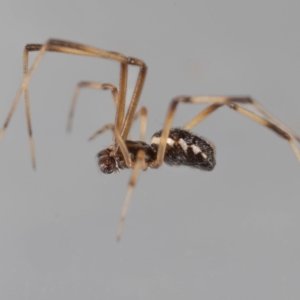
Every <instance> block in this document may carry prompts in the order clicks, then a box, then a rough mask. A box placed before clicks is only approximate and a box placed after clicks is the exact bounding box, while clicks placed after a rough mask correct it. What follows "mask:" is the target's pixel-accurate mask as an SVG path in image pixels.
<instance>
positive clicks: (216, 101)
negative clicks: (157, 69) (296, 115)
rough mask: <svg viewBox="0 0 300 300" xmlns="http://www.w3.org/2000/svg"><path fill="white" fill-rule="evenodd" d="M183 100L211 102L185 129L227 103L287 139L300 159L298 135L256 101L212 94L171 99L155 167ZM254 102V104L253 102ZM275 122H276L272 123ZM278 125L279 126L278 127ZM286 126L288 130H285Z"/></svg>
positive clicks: (164, 148)
mask: <svg viewBox="0 0 300 300" xmlns="http://www.w3.org/2000/svg"><path fill="white" fill-rule="evenodd" d="M180 102H184V103H211V104H212V105H210V106H209V107H207V108H206V109H205V110H204V111H202V112H201V113H200V114H198V115H197V116H196V117H195V118H193V119H192V120H191V121H190V122H188V123H187V124H186V125H185V126H184V128H185V129H187V130H188V129H191V128H192V127H194V126H195V125H196V124H198V123H199V122H201V121H202V120H203V119H204V118H206V117H207V116H209V115H210V114H211V113H212V112H213V111H215V110H216V109H217V108H219V107H221V106H223V105H227V106H229V107H230V108H232V109H235V110H236V111H238V112H240V113H242V114H243V115H245V116H247V117H248V118H250V119H252V120H254V121H256V122H257V123H259V124H261V125H263V126H266V127H267V128H269V129H270V130H272V131H274V132H276V133H277V134H279V135H280V136H281V137H282V138H284V139H286V140H288V142H289V143H290V145H291V147H292V149H293V151H294V152H295V154H296V156H297V158H298V160H299V161H300V151H299V149H298V148H297V146H296V144H295V141H294V140H293V139H295V140H297V141H299V137H298V136H296V135H295V134H294V133H293V132H292V130H290V129H289V128H287V127H286V126H285V125H283V124H282V123H281V122H280V121H278V120H277V119H275V118H274V117H273V116H271V115H270V114H269V113H268V112H267V111H265V110H264V109H263V108H262V107H261V106H260V105H258V103H257V102H255V101H254V100H252V99H251V98H249V97H212V96H203V97H178V98H175V99H173V100H172V102H171V104H170V107H169V110H168V112H167V117H166V120H165V124H164V128H163V132H162V135H161V139H160V144H159V147H158V153H157V159H156V163H155V167H159V166H160V165H161V164H162V163H163V159H164V154H165V150H166V141H167V138H168V135H169V131H170V128H171V125H172V121H173V118H174V114H175V110H176V108H177V105H178V103H180ZM236 103H238V104H252V105H253V106H254V107H255V108H257V109H258V110H259V111H260V112H261V113H262V114H263V115H264V116H265V117H266V118H271V121H269V120H267V119H265V118H262V117H260V116H258V115H256V114H254V113H252V112H250V111H248V110H247V109H245V108H242V107H240V106H239V105H237V104H236ZM254 103H255V104H254ZM274 123H276V124H274ZM279 125H280V127H279ZM286 128H287V129H288V130H286Z"/></svg>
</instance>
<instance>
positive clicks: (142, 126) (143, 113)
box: [133, 106, 148, 142]
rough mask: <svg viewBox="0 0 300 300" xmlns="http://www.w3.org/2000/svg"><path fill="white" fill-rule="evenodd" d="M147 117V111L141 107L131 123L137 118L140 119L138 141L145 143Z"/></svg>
mask: <svg viewBox="0 0 300 300" xmlns="http://www.w3.org/2000/svg"><path fill="white" fill-rule="evenodd" d="M147 115H148V111H147V108H146V107H145V106H142V107H141V108H140V109H139V110H138V111H137V112H136V113H135V115H134V118H133V121H135V120H136V119H137V118H139V117H141V124H140V141H142V142H145V141H146V127H147Z"/></svg>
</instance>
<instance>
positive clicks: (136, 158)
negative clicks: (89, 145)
mask: <svg viewBox="0 0 300 300" xmlns="http://www.w3.org/2000/svg"><path fill="white" fill-rule="evenodd" d="M30 51H39V54H38V55H37V57H36V59H35V61H34V63H33V64H32V66H31V68H30V69H29V70H28V53H29V52H30ZM46 51H52V52H61V53H68V54H77V55H84V56H93V57H101V58H107V59H111V60H116V61H118V62H120V66H121V74H120V83H119V88H118V89H117V88H116V87H114V86H113V85H111V84H100V83H93V82H81V83H80V84H79V85H78V86H77V89H76V91H75V94H74V98H73V102H72V106H71V110H70V115H69V122H68V128H69V129H70V128H71V122H72V116H73V113H74V108H75V103H76V98H77V95H78V92H79V89H80V88H82V87H90V88H96V89H110V90H111V91H112V93H113V97H114V101H115V104H116V117H115V123H114V124H108V125H106V126H104V127H103V128H102V129H100V130H99V131H97V132H96V133H95V134H94V135H93V136H92V137H91V139H93V138H95V137H96V136H97V135H99V134H101V133H103V132H104V131H106V130H112V132H113V136H114V138H113V143H112V145H111V146H110V147H109V148H107V149H104V150H102V151H100V152H99V153H98V164H99V168H100V170H101V171H102V172H103V173H105V174H110V173H112V172H116V171H118V170H120V169H124V168H131V169H133V171H132V174H131V177H130V180H129V186H128V190H127V195H126V198H125V203H124V206H123V210H122V213H121V220H120V223H119V228H118V232H117V239H120V237H121V233H122V229H123V225H124V220H125V217H126V213H127V210H128V206H129V202H130V198H131V194H132V192H133V189H134V186H135V184H136V182H137V177H138V172H139V170H140V169H141V170H143V171H145V170H147V168H148V167H150V168H159V167H160V166H161V165H162V164H163V162H165V163H167V164H169V165H177V166H178V165H186V166H189V167H192V168H197V169H200V170H207V171H210V170H212V169H213V168H214V166H215V150H214V147H213V145H212V144H211V143H210V142H208V141H207V140H205V139H203V138H202V137H199V136H197V135H195V134H193V133H191V132H190V131H189V130H190V129H192V128H193V127H194V126H196V125H197V124H198V123H200V122H201V121H202V120H203V119H205V118H206V117H208V116H209V115H210V114H211V113H212V112H214V111H215V110H216V109H217V108H219V107H221V106H223V105H226V106H227V107H229V108H231V109H233V110H235V111H237V112H239V113H240V114H242V115H244V116H246V117H248V118H250V119H252V120H253V121H255V122H257V123H259V124H261V125H263V126H266V127H268V128H269V129H271V130H272V131H274V132H275V133H277V134H278V135H279V136H281V137H282V138H284V139H286V140H287V141H288V142H289V144H290V145H291V147H292V149H293V151H294V152H295V154H296V156H297V158H298V160H299V161H300V151H299V149H298V148H297V145H296V141H298V142H300V137H298V136H297V135H296V134H295V133H294V132H293V131H292V130H291V129H289V128H288V127H286V126H285V125H284V124H282V123H281V122H280V121H278V120H277V119H275V118H274V117H273V116H272V115H270V114H269V113H268V112H267V111H266V110H265V109H264V108H262V107H261V106H260V105H259V104H258V103H257V102H256V101H254V100H253V99H251V98H250V97H225V96H196V97H185V96H181V97H177V98H174V99H173V100H172V101H171V103H170V106H169V109H168V112H167V116H166V120H165V123H164V127H163V129H162V130H161V131H158V132H156V133H155V134H154V135H153V136H152V138H151V143H150V145H148V144H146V143H145V132H146V122H147V110H146V108H145V107H142V108H141V109H140V110H139V111H136V110H137V104H138V101H139V98H140V94H141V91H142V87H143V85H144V81H145V77H146V72H147V66H146V65H145V63H144V62H143V61H141V60H139V59H136V58H131V57H125V56H124V55H122V54H120V53H116V52H111V51H104V50H100V49H97V48H94V47H90V46H86V45H82V44H77V43H71V42H67V41H61V40H54V39H50V40H48V41H47V42H46V43H45V44H28V45H26V46H25V48H24V79H23V83H22V85H21V87H20V88H19V90H18V92H17V95H16V97H15V99H14V101H13V104H12V107H11V109H10V111H9V114H8V116H7V118H6V121H5V123H4V126H3V128H2V130H1V131H0V140H1V138H2V136H3V134H4V132H5V130H6V128H7V126H8V123H9V121H10V118H11V116H12V114H13V113H14V111H15V108H16V106H17V104H18V102H19V100H20V97H21V95H22V93H24V96H25V105H26V118H27V126H28V133H29V141H30V151H31V160H32V165H33V167H34V168H35V152H34V143H33V138H32V127H31V119H30V110H29V96H28V82H29V80H30V78H31V76H32V74H33V72H34V71H35V69H36V68H37V66H38V64H39V63H40V61H41V59H42V57H43V55H44V54H45V52H46ZM128 65H134V66H137V67H139V75H138V78H137V82H136V85H135V90H134V92H133V95H132V99H131V102H130V105H129V108H128V110H127V112H126V115H125V96H126V87H127V74H128ZM181 102H182V103H208V104H210V105H209V106H208V107H207V108H206V109H204V110H203V111H202V112H200V113H199V114H198V115H197V116H195V117H194V118H193V119H192V120H191V121H190V122H188V123H187V124H186V125H185V126H183V127H181V128H171V125H172V121H173V117H174V114H175V110H176V107H177V105H178V104H179V103H181ZM243 104H250V105H252V106H253V107H254V108H255V109H256V110H257V111H258V112H259V113H261V114H262V115H263V117H261V116H259V115H257V114H255V113H253V112H251V111H249V110H247V109H245V108H243V107H242V106H240V105H243ZM139 116H140V117H141V128H140V135H141V136H140V141H131V140H127V137H128V135H129V131H130V129H131V125H132V122H133V120H134V119H136V118H137V117H139Z"/></svg>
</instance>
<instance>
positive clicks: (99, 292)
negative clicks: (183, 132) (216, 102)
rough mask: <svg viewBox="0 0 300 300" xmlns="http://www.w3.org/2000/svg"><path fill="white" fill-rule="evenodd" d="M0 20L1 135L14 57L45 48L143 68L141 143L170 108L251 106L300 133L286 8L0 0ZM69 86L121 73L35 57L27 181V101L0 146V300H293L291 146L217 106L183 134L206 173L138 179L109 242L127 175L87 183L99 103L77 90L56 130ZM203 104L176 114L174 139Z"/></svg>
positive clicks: (105, 111) (12, 87) (79, 61)
mask: <svg viewBox="0 0 300 300" xmlns="http://www.w3.org/2000/svg"><path fill="white" fill-rule="evenodd" d="M0 19H1V25H2V26H1V27H0V34H1V45H2V47H1V56H0V60H1V62H0V65H1V70H0V76H1V87H2V88H1V101H0V121H1V120H2V121H1V122H4V120H5V118H6V115H7V113H8V111H9V108H10V105H11V103H12V100H13V98H14V96H15V94H16V92H17V89H18V88H19V86H20V84H21V82H22V68H23V67H22V55H23V47H24V45H25V44H27V43H44V42H45V41H46V40H47V39H48V38H58V39H64V40H69V41H74V42H80V43H83V44H87V45H92V46H95V47H98V48H102V49H106V50H112V51H117V52H120V53H123V54H124V55H127V56H133V57H137V58H140V59H142V60H144V61H145V62H146V63H147V65H148V67H149V69H148V74H147V79H146V83H145V86H144V89H143V92H142V96H141V99H140V104H141V105H144V106H147V108H148V110H149V118H148V127H147V140H148V141H149V139H150V137H151V136H152V134H153V133H154V132H156V131H158V130H160V129H161V128H162V125H163V122H164V118H165V115H166V111H167V108H168V105H169V102H170V100H171V99H172V98H173V97H175V96H178V95H250V96H252V97H253V98H254V99H256V100H257V101H258V102H259V103H260V104H261V105H262V106H263V107H265V108H266V109H267V110H268V111H269V112H271V113H273V114H274V115H275V116H276V117H278V118H279V119H280V120H281V121H283V122H284V123H285V124H286V125H288V126H289V127H291V128H292V129H293V130H295V131H296V132H298V133H300V118H299V116H300V102H299V97H300V95H299V71H300V60H299V53H300V42H299V33H298V29H299V26H300V3H299V1H275V0H272V1H270V0H269V1H251V2H250V1H233V0H228V1H202V0H201V1H181V0H173V1H130V0H129V1H103V0H98V1H88V0H87V1H55V0H52V1H7V0H3V1H2V2H1V10H0ZM35 56H36V53H31V54H30V63H32V61H33V59H34V57H35ZM136 76H137V70H136V69H135V68H134V67H132V68H130V74H129V82H128V94H129V96H130V93H131V92H132V90H133V88H134V84H135V80H136ZM81 80H85V81H88V80H90V81H97V82H101V83H104V82H108V83H112V84H118V81H119V65H118V63H116V62H112V61H108V60H104V59H96V58H90V57H78V56H72V55H65V54H57V53H47V54H46V55H45V57H44V58H43V60H42V62H41V64H40V65H39V67H38V69H37V70H36V72H35V74H34V76H33V77H32V80H31V81H30V99H31V112H32V123H33V134H34V138H35V145H36V155H37V170H36V171H33V170H32V168H31V162H30V153H29V146H28V138H27V129H26V120H25V113H24V101H21V102H20V104H19V106H18V108H17V111H16V113H15V115H14V116H13V118H12V121H11V123H10V125H9V127H8V130H7V132H6V134H5V136H4V138H3V140H2V141H1V145H0V166H1V167H0V180H1V190H0V197H1V209H0V224H1V226H0V245H1V246H0V298H1V299H174V300H175V299H183V298H186V299H297V298H298V297H299V296H300V287H299V279H300V255H299V253H300V251H299V250H300V249H299V248H300V237H299V226H300V221H299V220H300V205H299V191H298V187H299V178H300V164H299V162H298V161H297V159H296V157H295V155H294V153H293V152H292V150H291V148H290V146H289V145H288V143H287V142H286V141H284V140H283V139H281V138H280V137H279V136H277V135H276V134H274V133H273V132H271V131H270V130H268V129H266V128H263V127H262V126H260V125H258V124H256V123H255V122H253V121H251V120H248V119H247V118H245V117H243V116H241V115H239V114H237V113H235V112H233V111H231V110H229V109H228V108H226V107H224V108H221V109H219V110H218V111H217V112H215V113H214V114H213V115H212V116H211V117H209V118H208V119H207V120H205V121H204V122H203V123H201V124H199V125H198V126H197V127H195V128H194V130H193V131H194V132H195V133H197V134H199V135H201V136H204V137H206V138H208V139H209V140H210V141H212V142H213V143H214V144H215V146H216V154H217V165H216V168H215V170H214V171H213V172H201V171H197V170H192V169H189V168H186V167H178V168H171V167H168V166H163V167H162V168H160V169H158V170H151V169H150V170H148V172H145V173H142V174H140V177H139V181H138V184H137V187H136V189H135V190H134V193H133V197H132V203H131V206H130V211H129V213H128V216H127V220H126V223H125V228H124V232H123V236H122V239H121V242H119V243H118V242H117V241H116V238H115V237H116V230H117V226H118V222H119V217H120V213H121V208H122V205H123V201H124V198H125V194H126V190H127V185H128V180H129V176H130V174H131V173H130V171H129V170H125V171H122V172H120V173H118V174H112V175H110V176H108V175H104V174H102V173H100V172H99V171H98V167H97V161H96V154H97V153H98V152H99V151H100V150H101V149H103V148H105V147H107V146H108V145H110V142H111V133H109V132H108V133H105V134H103V135H102V136H101V137H99V138H98V139H97V140H95V141H93V142H87V139H88V137H89V136H90V135H91V134H92V133H93V132H94V131H96V130H97V129H99V128H100V127H102V126H103V125H104V124H106V123H111V122H113V120H114V105H113V101H112V97H111V94H110V93H109V92H108V91H106V92H104V91H96V90H87V89H85V90H82V91H81V93H80V94H79V99H78V106H77V110H76V113H75V119H74V127H73V131H72V133H71V134H68V133H66V130H65V127H66V122H67V115H68V110H69V106H70V102H71V98H72V95H73V92H74V89H75V86H76V84H77V83H78V82H79V81H81ZM203 107H204V106H201V105H184V104H182V105H180V106H179V108H178V110H177V112H176V117H175V120H174V126H181V125H183V124H185V123H186V122H187V121H189V120H190V119H191V118H192V117H193V116H194V115H195V114H196V113H197V112H198V111H200V109H202V108H203ZM132 138H133V139H138V123H137V124H135V126H134V128H133V131H132Z"/></svg>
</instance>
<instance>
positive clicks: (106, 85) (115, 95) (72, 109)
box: [67, 81, 119, 131]
mask: <svg viewBox="0 0 300 300" xmlns="http://www.w3.org/2000/svg"><path fill="white" fill-rule="evenodd" d="M82 88H93V89H97V90H104V91H105V90H110V91H111V93H112V96H113V99H114V103H115V106H116V107H117V106H118V101H119V92H118V89H117V87H116V86H114V85H113V84H110V83H98V82H90V81H81V82H79V83H78V84H77V86H76V89H75V92H74V95H73V99H72V103H71V107H70V112H69V117H68V123H67V131H71V130H72V123H73V117H74V112H75V106H76V103H77V99H78V94H79V91H80V90H81V89H82Z"/></svg>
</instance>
